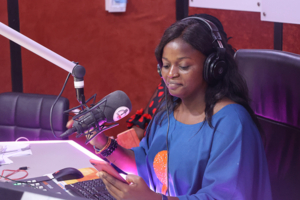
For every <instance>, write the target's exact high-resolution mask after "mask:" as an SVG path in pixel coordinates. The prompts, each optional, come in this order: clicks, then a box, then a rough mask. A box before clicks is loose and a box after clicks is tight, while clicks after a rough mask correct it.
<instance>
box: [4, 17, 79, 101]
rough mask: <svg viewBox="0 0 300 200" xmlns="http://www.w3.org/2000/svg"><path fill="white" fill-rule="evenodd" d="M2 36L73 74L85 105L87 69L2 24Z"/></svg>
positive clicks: (77, 90) (77, 94) (77, 89)
mask: <svg viewBox="0 0 300 200" xmlns="http://www.w3.org/2000/svg"><path fill="white" fill-rule="evenodd" d="M0 34H1V35H3V36H4V37H6V38H8V39H9V40H11V41H13V42H15V43H17V44H19V45H20V46H22V47H24V48H26V49H28V50H29V51H31V52H33V53H35V54H37V55H39V56H40V57H42V58H44V59H46V60H48V61H49V62H51V63H53V64H55V65H57V66H58V67H60V68H62V69H64V70H66V71H67V72H69V73H72V76H73V77H74V86H75V89H76V96H77V100H78V101H79V102H80V103H85V99H84V94H83V87H84V82H83V76H84V75H85V68H84V67H83V66H81V65H79V64H78V63H74V62H71V61H69V60H67V59H66V58H64V57H62V56H60V55H58V54H57V53H55V52H53V51H51V50H50V49H47V48H46V47H44V46H42V45H40V44H39V43H37V42H35V41H33V40H32V39H30V38H28V37H26V36H24V35H23V34H21V33H19V32H18V31H16V30H14V29H12V28H10V27H9V26H7V25H5V24H3V23H1V22H0Z"/></svg>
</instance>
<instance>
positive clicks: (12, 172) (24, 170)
mask: <svg viewBox="0 0 300 200" xmlns="http://www.w3.org/2000/svg"><path fill="white" fill-rule="evenodd" d="M26 169H27V168H26ZM26 169H25V168H22V169H21V168H19V169H17V170H10V169H4V170H2V173H1V177H5V179H8V177H10V176H11V175H14V174H15V173H18V172H25V173H26V174H25V175H24V176H22V177H20V178H15V179H10V180H14V181H16V180H21V179H24V178H26V177H27V176H28V172H27V171H26ZM6 171H9V172H11V173H10V174H8V175H6V176H3V174H4V172H6Z"/></svg>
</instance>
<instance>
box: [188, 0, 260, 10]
mask: <svg viewBox="0 0 300 200" xmlns="http://www.w3.org/2000/svg"><path fill="white" fill-rule="evenodd" d="M189 1H190V2H189V3H190V4H189V5H190V6H191V7H199V8H212V9H223V10H241V11H253V12H260V1H262V0H256V1H254V0H189Z"/></svg>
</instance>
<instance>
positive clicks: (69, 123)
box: [66, 119, 74, 128]
mask: <svg viewBox="0 0 300 200" xmlns="http://www.w3.org/2000/svg"><path fill="white" fill-rule="evenodd" d="M73 124H74V120H73V119H70V120H69V121H68V122H67V125H66V127H67V128H72V126H73Z"/></svg>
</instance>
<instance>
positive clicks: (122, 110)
mask: <svg viewBox="0 0 300 200" xmlns="http://www.w3.org/2000/svg"><path fill="white" fill-rule="evenodd" d="M131 107H132V106H131V102H130V100H129V97H128V96H127V94H126V93H125V92H123V91H120V90H117V91H114V92H112V93H110V94H108V95H107V96H105V97H104V98H103V99H102V100H101V101H99V102H98V103H97V104H96V105H95V106H93V107H92V108H86V109H84V110H83V112H82V113H79V114H78V115H76V116H74V117H73V119H75V120H74V124H73V126H72V128H70V129H68V130H67V131H65V132H64V133H63V134H61V135H60V137H61V138H64V137H67V136H69V135H72V134H73V133H75V132H77V133H78V134H83V133H84V132H86V131H89V130H90V129H93V128H94V127H95V126H97V124H99V125H100V126H101V125H102V124H104V123H106V122H108V123H113V122H116V121H118V120H120V119H122V118H124V117H125V116H127V115H128V114H129V113H130V111H131ZM85 113H86V114H85ZM76 118H78V119H76ZM96 123H97V124H96Z"/></svg>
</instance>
